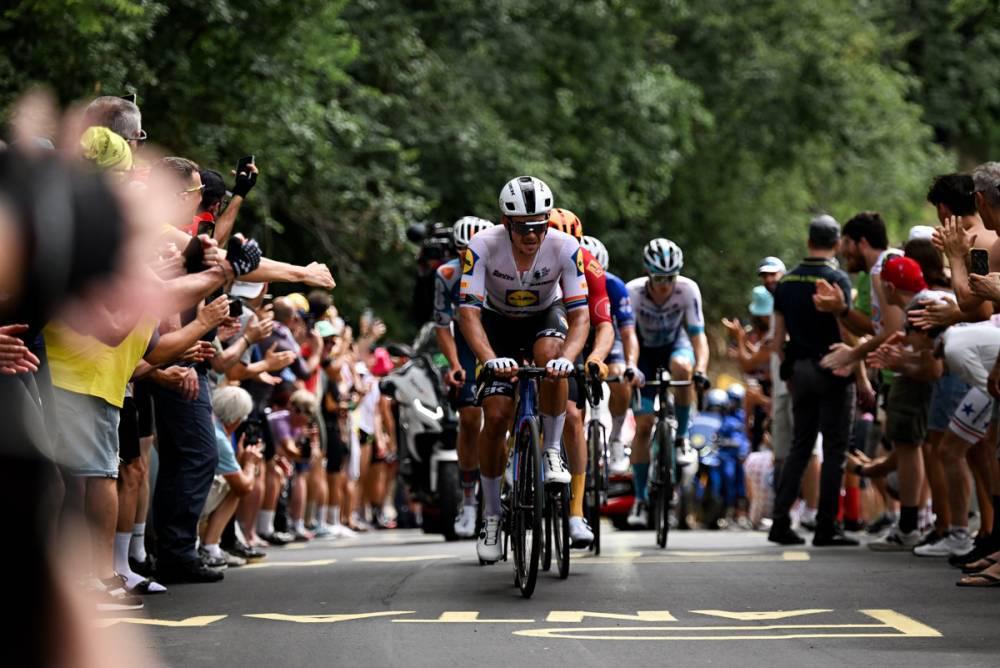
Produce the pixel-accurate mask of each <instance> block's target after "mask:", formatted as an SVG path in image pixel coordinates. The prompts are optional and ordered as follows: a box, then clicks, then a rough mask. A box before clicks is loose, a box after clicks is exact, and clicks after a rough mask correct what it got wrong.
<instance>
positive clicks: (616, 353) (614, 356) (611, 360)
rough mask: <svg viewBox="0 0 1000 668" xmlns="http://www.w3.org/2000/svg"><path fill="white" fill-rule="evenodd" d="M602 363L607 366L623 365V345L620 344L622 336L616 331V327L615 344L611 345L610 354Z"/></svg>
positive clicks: (616, 328) (616, 327)
mask: <svg viewBox="0 0 1000 668" xmlns="http://www.w3.org/2000/svg"><path fill="white" fill-rule="evenodd" d="M604 363H605V364H607V365H609V366H610V365H612V364H625V344H624V343H622V335H621V332H619V331H618V326H617V325H615V342H614V343H612V344H611V352H609V353H608V356H607V357H606V358H605V359H604Z"/></svg>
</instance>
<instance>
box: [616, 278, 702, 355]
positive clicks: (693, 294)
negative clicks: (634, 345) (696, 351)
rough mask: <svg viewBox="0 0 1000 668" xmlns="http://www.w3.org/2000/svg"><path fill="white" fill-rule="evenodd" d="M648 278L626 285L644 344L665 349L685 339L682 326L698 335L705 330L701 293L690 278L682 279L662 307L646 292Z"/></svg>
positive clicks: (635, 279) (633, 280)
mask: <svg viewBox="0 0 1000 668" xmlns="http://www.w3.org/2000/svg"><path fill="white" fill-rule="evenodd" d="M648 282H649V277H648V276H641V277H639V278H634V279H632V280H631V281H629V282H628V284H627V285H626V286H625V287H626V289H628V296H629V299H630V300H632V311H633V312H634V313H635V325H636V330H637V332H638V334H639V340H640V341H641V342H642V345H643V346H645V347H648V348H662V347H665V346H670V345H673V344H674V342H675V341H677V340H678V339H682V338H683V335H682V334H680V331H681V327H682V326H683V327H686V331H687V333H688V334H690V335H692V336H694V335H697V334H701V333H702V332H704V331H705V316H704V314H703V313H702V310H701V290H700V289H699V288H698V284H697V283H695V282H694V281H692V280H691V279H690V278H685V277H684V276H678V277H677V281H676V282H675V283H674V291H673V292H671V293H670V297H669V298H667V301H665V302H663V303H662V304H657V303H656V302H654V301H653V298H652V297H651V296H650V295H649V292H648V291H647V290H646V284H647V283H648Z"/></svg>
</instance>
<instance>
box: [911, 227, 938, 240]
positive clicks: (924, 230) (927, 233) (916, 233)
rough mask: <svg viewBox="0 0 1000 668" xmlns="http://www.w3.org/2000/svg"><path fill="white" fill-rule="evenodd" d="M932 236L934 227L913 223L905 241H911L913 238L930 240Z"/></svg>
mask: <svg viewBox="0 0 1000 668" xmlns="http://www.w3.org/2000/svg"><path fill="white" fill-rule="evenodd" d="M933 237H934V228H933V227H931V226H930V225H914V226H913V227H911V228H910V236H908V237H907V238H906V240H907V241H913V240H914V239H926V240H927V241H930V240H931V239H932V238H933Z"/></svg>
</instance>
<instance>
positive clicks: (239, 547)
mask: <svg viewBox="0 0 1000 668" xmlns="http://www.w3.org/2000/svg"><path fill="white" fill-rule="evenodd" d="M227 552H229V553H230V554H235V555H236V556H237V557H239V558H241V559H246V560H247V561H260V560H261V559H264V558H265V557H267V554H266V553H265V552H261V551H260V550H258V549H257V548H255V547H250V546H249V545H247V544H246V543H241V542H239V541H236V543H234V544H233V546H232V547H231V548H229V549H228V550H227Z"/></svg>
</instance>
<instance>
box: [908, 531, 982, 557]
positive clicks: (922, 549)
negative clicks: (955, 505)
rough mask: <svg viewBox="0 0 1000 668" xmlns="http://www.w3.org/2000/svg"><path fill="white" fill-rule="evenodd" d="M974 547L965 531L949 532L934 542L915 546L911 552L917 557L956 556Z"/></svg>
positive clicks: (966, 552)
mask: <svg viewBox="0 0 1000 668" xmlns="http://www.w3.org/2000/svg"><path fill="white" fill-rule="evenodd" d="M974 547H975V546H974V545H973V543H972V537H971V536H969V534H968V533H967V532H964V531H963V532H960V533H959V532H951V533H949V534H948V535H947V536H945V537H944V538H942V539H941V540H939V541H937V542H936V543H929V544H927V545H918V546H916V547H915V548H913V554H915V555H917V556H918V557H956V556H961V555H965V554H968V553H969V552H971V551H972V550H973V548H974Z"/></svg>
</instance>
